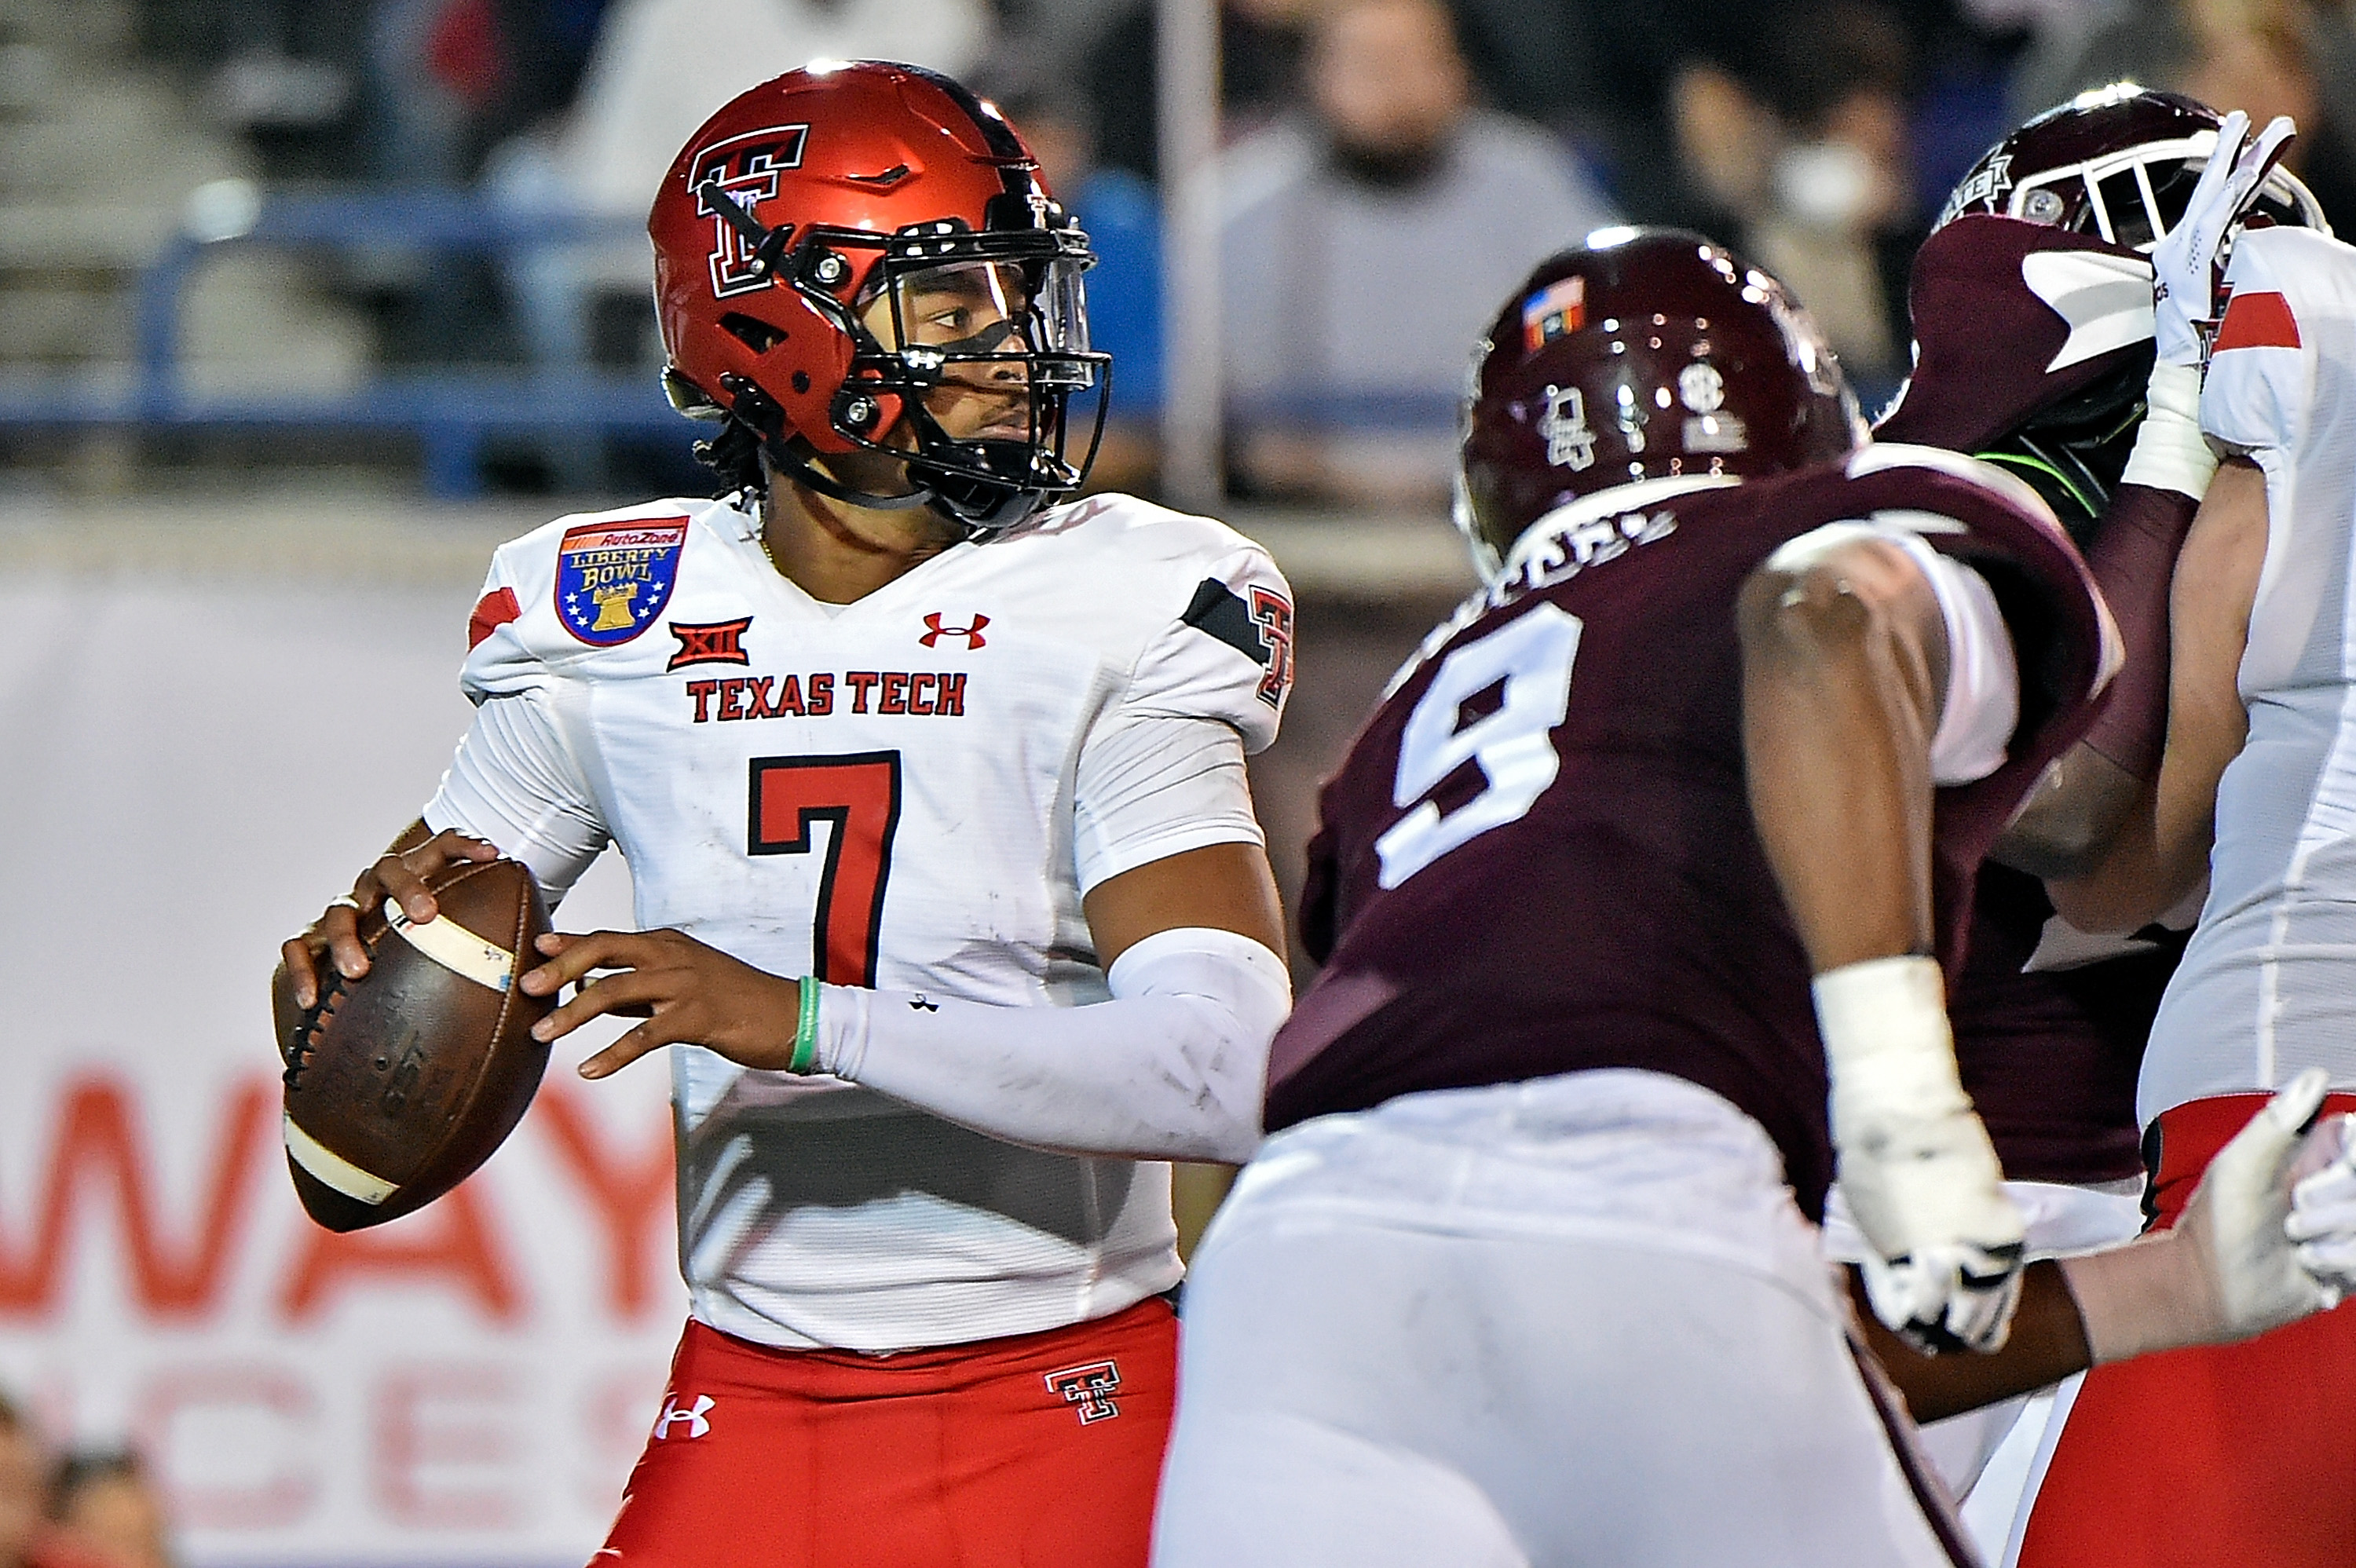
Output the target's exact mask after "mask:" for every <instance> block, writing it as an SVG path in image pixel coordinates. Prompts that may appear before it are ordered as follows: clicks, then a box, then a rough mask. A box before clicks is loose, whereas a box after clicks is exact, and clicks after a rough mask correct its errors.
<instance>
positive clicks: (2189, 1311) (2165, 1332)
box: [2061, 1067, 2356, 1363]
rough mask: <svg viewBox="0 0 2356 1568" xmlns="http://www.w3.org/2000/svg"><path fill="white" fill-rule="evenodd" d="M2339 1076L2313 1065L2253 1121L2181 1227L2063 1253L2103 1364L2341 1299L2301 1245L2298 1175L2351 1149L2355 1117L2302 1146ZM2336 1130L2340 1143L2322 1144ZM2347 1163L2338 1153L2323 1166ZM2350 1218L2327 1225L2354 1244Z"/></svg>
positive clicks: (2259, 1329) (2206, 1340) (2240, 1331)
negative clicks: (2343, 1129)
mask: <svg viewBox="0 0 2356 1568" xmlns="http://www.w3.org/2000/svg"><path fill="white" fill-rule="evenodd" d="M2328 1083H2329V1077H2328V1075H2327V1074H2326V1073H2325V1072H2324V1071H2323V1069H2322V1068H2320V1067H2310V1068H2308V1070H2307V1071H2306V1072H2302V1073H2300V1074H2299V1075H2298V1076H2297V1078H2295V1079H2293V1080H2292V1081H2291V1082H2290V1083H2288V1084H2286V1085H2285V1086H2284V1087H2283V1089H2282V1090H2281V1091H2279V1092H2278V1093H2276V1095H2275V1097H2274V1098H2273V1099H2272V1100H2271V1101H2269V1102H2267V1104H2266V1107H2265V1110H2263V1111H2260V1112H2259V1113H2258V1114H2257V1115H2254V1116H2253V1117H2251V1118H2250V1123H2249V1125H2247V1126H2245V1127H2244V1128H2243V1129H2242V1130H2241V1131H2240V1132H2239V1133H2236V1134H2235V1135H2234V1136H2233V1141H2232V1142H2231V1143H2229V1144H2227V1145H2226V1146H2225V1147H2223V1148H2222V1149H2220V1150H2218V1151H2217V1157H2216V1158H2214V1159H2212V1160H2211V1161H2210V1162H2209V1168H2208V1169H2207V1170H2206V1171H2205V1172H2203V1173H2202V1175H2201V1185H2200V1186H2199V1187H2197V1188H2196V1189H2193V1193H2192V1200H2191V1201H2190V1202H2189V1203H2187V1204H2186V1205H2185V1206H2184V1216H2183V1218H2182V1219H2180V1220H2179V1221H2177V1224H2176V1228H2175V1229H2173V1230H2170V1231H2161V1232H2155V1233H2153V1234H2151V1235H2147V1236H2141V1237H2138V1238H2137V1239H2136V1240H2135V1241H2133V1242H2130V1243H2127V1244H2126V1245H2125V1246H2121V1247H2113V1248H2111V1249H2110V1250H2108V1251H2107V1252H2100V1253H2088V1254H2087V1255H2085V1256H2083V1257H2074V1258H2063V1259H2062V1260H2061V1272H2062V1274H2063V1275H2064V1276H2065V1277H2066V1278H2067V1279H2068V1280H2069V1282H2070V1294H2071V1295H2072V1296H2073V1297H2075V1298H2076V1300H2077V1303H2078V1317H2079V1320H2080V1321H2081V1322H2082V1323H2083V1324H2084V1326H2085V1329H2086V1345H2087V1348H2088V1349H2090V1350H2092V1351H2093V1352H2094V1360H2095V1361H2096V1362H2097V1363H2105V1362H2110V1361H2119V1360H2126V1359H2127V1358H2128V1357H2130V1356H2140V1355H2145V1354H2147V1353H2149V1352H2151V1351H2154V1350H2173V1349H2180V1348H2181V1347H2183V1346H2186V1345H2218V1344H2225V1343H2228V1342H2230V1341H2232V1340H2235V1339H2248V1338H2249V1337H2250V1336H2251V1335H2253V1334H2261V1333H2264V1332H2265V1330H2267V1329H2269V1328H2280V1327H2281V1326H2282V1325H2284V1324H2286V1323H2290V1322H2295V1321H2297V1319H2299V1318H2301V1317H2306V1316H2308V1314H2309V1313H2312V1312H2320V1311H2322V1310H2324V1309H2325V1308H2326V1307H2332V1306H2334V1305H2336V1304H2337V1303H2338V1302H2339V1299H2340V1294H2339V1291H2338V1289H2337V1288H2336V1287H2334V1286H2331V1285H2325V1284H2322V1283H2319V1281H2318V1279H2317V1278H2316V1277H2315V1275H2313V1274H2312V1273H2310V1271H2309V1269H2308V1267H2307V1266H2305V1264H2304V1260H2302V1259H2301V1258H2299V1257H2298V1256H2297V1255H2296V1254H2295V1253H2294V1251H2293V1249H2292V1245H2291V1243H2292V1242H2293V1240H2295V1239H2296V1231H2295V1230H2294V1228H2293V1227H2294V1226H2295V1225H2296V1223H2297V1216H2296V1215H2294V1214H2293V1213H2292V1178H2293V1177H2294V1176H2296V1175H2297V1172H2298V1170H2299V1169H2301V1168H2313V1167H2314V1166H2315V1165H2317V1164H2319V1163H2320V1162H2321V1160H2322V1158H2324V1157H2328V1156H2329V1155H2330V1154H2340V1156H2341V1158H2342V1159H2344V1158H2346V1155H2345V1154H2344V1153H2343V1152H2342V1151H2341V1150H2340V1145H2339V1143H2338V1141H2337V1139H2338V1136H2339V1132H2340V1129H2339V1127H2338V1126H2337V1125H2336V1124H2337V1122H2339V1121H2340V1120H2344V1118H2334V1121H2333V1123H2331V1124H2327V1125H2326V1126H2325V1127H2324V1128H2320V1129H2318V1131H2317V1132H2316V1133H2310V1134H2307V1135H2306V1138H2305V1141H2304V1142H2302V1137H2301V1135H2302V1132H2303V1130H2304V1129H2305V1128H2306V1126H2307V1125H2308V1122H2309V1121H2311V1120H2312V1119H2313V1118H2314V1115H2315V1112H2316V1108H2317V1107H2318V1106H2319V1105H2321V1104H2323V1094H2324V1090H2325V1087H2326V1085H2327V1084H2328ZM2326 1132H2328V1133H2329V1136H2330V1138H2331V1140H2332V1141H2330V1142H2329V1145H2328V1147H2326V1146H2322V1145H2319V1142H2318V1140H2319V1137H2321V1136H2323V1135H2324V1134H2325V1133H2326ZM2338 1168H2340V1162H2339V1161H2334V1162H2333V1163H2332V1164H2331V1166H2329V1167H2328V1168H2325V1169H2324V1170H2323V1171H2322V1172H2321V1173H2320V1174H2321V1175H2322V1176H2323V1177H2326V1178H2328V1177H2329V1176H2330V1175H2331V1174H2332V1173H2333V1171H2334V1170H2336V1169H2338ZM2313 1179H2315V1178H2312V1177H2311V1178H2309V1180H2313ZM2286 1220H2288V1221H2290V1222H2289V1223H2286ZM2348 1221H2356V1214H2351V1215H2350V1216H2349V1217H2348ZM2348 1221H2343V1222H2342V1223H2341V1224H2340V1225H2339V1226H2337V1227H2319V1230H2318V1233H2319V1234H2326V1233H2328V1234H2329V1235H2331V1236H2332V1237H2333V1238H2335V1239H2336V1240H2337V1241H2339V1242H2340V1243H2351V1236H2356V1232H2351V1228H2350V1223H2349V1222H2348Z"/></svg>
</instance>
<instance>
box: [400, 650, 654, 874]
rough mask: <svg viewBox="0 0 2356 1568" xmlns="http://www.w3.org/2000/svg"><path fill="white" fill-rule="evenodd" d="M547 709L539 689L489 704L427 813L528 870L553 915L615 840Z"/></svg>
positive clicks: (436, 825) (436, 826) (436, 823)
mask: <svg viewBox="0 0 2356 1568" xmlns="http://www.w3.org/2000/svg"><path fill="white" fill-rule="evenodd" d="M548 705H549V698H548V695H547V694H546V693H545V692H544V691H541V690H538V689H528V690H523V691H519V692H517V693H516V694H515V695H513V696H510V697H493V698H489V699H486V700H485V701H484V702H483V703H482V705H481V706H480V707H478V708H477V709H475V722H474V724H473V726H472V727H471V728H469V729H468V730H467V731H466V735H465V736H464V737H463V738H462V739H461V740H460V741H459V742H458V754H457V755H456V756H455V757H454V758H452V759H451V762H450V771H449V772H447V773H444V774H443V775H442V787H441V788H440V789H438V790H436V791H435V792H434V798H433V799H432V800H431V801H429V802H427V803H426V806H425V810H424V812H423V816H424V819H425V826H426V827H430V828H432V829H433V830H434V831H435V832H436V833H439V832H441V831H442V830H443V829H444V828H445V827H453V828H455V829H457V830H458V831H459V832H461V833H466V834H470V835H472V836H473V837H477V838H487V839H488V840H489V841H490V842H491V843H493V844H495V845H497V846H498V849H499V853H501V854H502V855H507V856H509V857H512V858H513V859H518V860H521V861H522V862H523V863H524V864H525V865H527V866H529V867H530V868H531V874H532V876H533V877H534V878H536V879H538V880H539V882H540V888H541V893H542V894H544V895H545V896H546V897H547V899H548V902H549V907H550V908H554V907H555V906H556V905H557V904H558V903H560V902H562V900H563V898H564V895H565V894H566V893H567V892H569V891H572V888H573V883H574V882H576V881H578V880H580V878H581V873H582V872H584V871H585V870H587V869H589V863H590V862H591V861H592V860H594V859H596V858H597V857H598V855H599V854H600V853H601V852H602V851H603V850H604V849H605V846H606V844H607V843H608V842H610V841H611V837H610V835H608V834H607V832H606V830H605V819H604V817H603V816H601V815H600V814H599V812H598V810H597V803H596V801H595V799H594V796H593V795H591V794H590V790H589V784H588V782H587V780H586V779H585V777H584V775H583V773H582V771H581V765H580V763H577V762H575V761H574V760H573V752H572V751H571V749H570V748H568V747H567V746H566V745H565V743H564V737H563V734H562V731H560V730H559V729H558V727H557V723H556V718H555V715H554V714H552V713H551V712H550V711H549V707H548Z"/></svg>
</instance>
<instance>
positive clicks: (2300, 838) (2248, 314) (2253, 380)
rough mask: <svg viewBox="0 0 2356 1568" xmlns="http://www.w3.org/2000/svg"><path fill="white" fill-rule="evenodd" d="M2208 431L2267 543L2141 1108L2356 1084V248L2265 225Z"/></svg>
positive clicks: (2237, 305)
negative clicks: (2311, 1080)
mask: <svg viewBox="0 0 2356 1568" xmlns="http://www.w3.org/2000/svg"><path fill="white" fill-rule="evenodd" d="M2227 281H2228V283H2230V284H2231V285H2232V289H2233V293H2232V298H2231V300H2230V302H2229V303H2228V304H2227V307H2226V311H2225V315H2224V318H2223V320H2222V323H2221V324H2220V325H2219V329H2218V334H2217V340H2216V346H2215V350H2214V352H2213V354H2212V355H2211V359H2210V363H2209V372H2208V377H2207V379H2206V380H2205V382H2204V383H2203V385H2202V387H2201V428H2202V429H2203V430H2204V431H2206V432H2208V433H2209V435H2210V436H2211V438H2212V439H2213V440H2215V441H2217V442H2219V443H2222V444H2223V445H2224V446H2226V447H2227V448H2228V449H2229V450H2232V451H2235V452H2240V453H2246V454H2248V455H2249V456H2250V457H2251V458H2252V459H2253V460H2254V461H2255V462H2256V463H2257V464H2258V465H2259V467H2260V468H2262V469H2263V470H2264V471H2265V477H2266V558H2265V567H2264V569H2263V571H2261V573H2260V575H2259V578H2258V588H2257V597H2256V600H2255V602H2254V604H2253V605H2252V608H2251V613H2250V636H2249V645H2248V649H2247V651H2246V652H2245V653H2244V656H2243V659H2242V667H2241V670H2240V676H2239V680H2240V686H2241V692H2242V699H2243V701H2244V703H2245V704H2246V705H2247V706H2248V708H2249V713H2250V735H2249V740H2248V741H2247V742H2246V743H2245V744H2244V747H2243V749H2242V752H2241V754H2240V755H2239V756H2237V757H2235V758H2234V759H2233V763H2231V764H2230V765H2228V766H2227V768H2226V769H2225V774H2224V778H2223V779H2222V781H2221V783H2220V784H2219V786H2218V792H2217V844H2216V848H2215V849H2214V851H2212V853H2211V859H2210V891H2209V899H2208V901H2207V903H2206V904H2205V905H2204V906H2203V908H2202V909H2201V924H2200V927H2199V929H2198V930H2197V931H2196V932H2195V933H2193V937H2192V942H2191V944H2190V947H2189V948H2188V949H2187V950H2186V952H2185V955H2184V962H2183V964H2182V965H2181V966H2180V967H2179V969H2178V970H2177V972H2176V977H2175V979H2174V980H2173V981H2172V982H2171V983H2170V985H2169V989H2168V995H2167V998H2166V1000H2165V1001H2164V1002H2163V1003H2162V1005H2161V1008H2160V1011H2159V1017H2158V1019H2157V1020H2156V1021H2155V1022H2154V1023H2153V1026H2152V1034H2151V1044H2150V1047H2149V1049H2148V1050H2147V1051H2146V1053H2145V1056H2144V1062H2143V1076H2142V1081H2141V1083H2140V1084H2139V1086H2138V1089H2137V1093H2136V1111H2137V1114H2138V1115H2140V1116H2141V1118H2142V1119H2143V1120H2144V1121H2145V1122H2147V1123H2148V1122H2149V1121H2151V1120H2152V1118H2154V1117H2155V1116H2157V1115H2159V1114H2160V1113H2161V1112H2162V1111H2165V1110H2168V1109H2169V1108H2171V1107H2172V1106H2176V1105H2179V1104H2184V1103H2185V1102H2186V1101H2188V1100H2192V1099H2196V1098H2199V1097H2201V1096H2202V1095H2207V1094H2222V1093H2241V1092H2246V1091H2250V1090H2257V1089H2271V1088H2274V1087H2276V1086H2277V1085H2279V1084H2281V1083H2283V1082H2285V1081H2286V1080H2287V1079H2289V1078H2290V1077H2291V1076H2292V1075H2293V1074H2295V1073H2297V1072H2299V1071H2300V1070H2301V1069H2302V1068H2305V1067H2308V1066H2310V1065H2316V1064H2321V1065H2322V1066H2325V1067H2328V1068H2329V1069H2330V1072H2331V1075H2332V1081H2333V1082H2334V1083H2336V1084H2338V1085H2339V1086H2340V1087H2341V1088H2348V1087H2351V1086H2356V619H2351V617H2356V593H2351V572H2352V571H2356V555H2351V549H2350V545H2351V540H2352V539H2356V250H2351V248H2350V247H2348V246H2346V245H2344V244H2341V243H2340V241H2338V240H2333V239H2330V238H2329V237H2328V236H2326V235H2323V234H2320V233H2319V232H2317V231H2315V230H2314V229H2292V228H2276V229H2251V230H2249V231H2248V232H2247V233H2244V235H2243V236H2242V237H2241V239H2240V240H2239V241H2238V242H2237V243H2236V245H2235V247H2234V251H2233V263H2232V266H2231V268H2230V269H2229V271H2228V273H2227Z"/></svg>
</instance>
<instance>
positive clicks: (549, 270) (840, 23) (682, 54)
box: [484, 0, 991, 365]
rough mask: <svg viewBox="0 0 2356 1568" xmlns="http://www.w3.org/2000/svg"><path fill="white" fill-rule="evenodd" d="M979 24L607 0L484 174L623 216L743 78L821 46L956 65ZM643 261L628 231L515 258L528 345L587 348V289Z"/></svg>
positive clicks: (638, 217)
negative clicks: (559, 110) (579, 54)
mask: <svg viewBox="0 0 2356 1568" xmlns="http://www.w3.org/2000/svg"><path fill="white" fill-rule="evenodd" d="M990 37H991V13H990V9H989V7H988V5H986V4H985V3H984V0H615V3H614V4H613V5H611V6H610V7H609V8H608V9H607V10H606V12H605V19H604V21H603V23H602V25H601V27H600V28H599V30H598V35H597V42H596V45H595V47H594V49H593V50H592V51H591V54H590V58H589V63H588V66H587V68H586V69H585V71H584V74H583V77H582V80H581V89H580V92H579V95H578V96H577V97H576V98H575V99H574V101H573V104H572V107H571V108H570V109H569V110H567V111H566V112H564V113H563V114H562V115H559V116H557V117H555V118H554V119H553V120H552V121H551V122H549V123H545V124H544V125H543V126H541V128H540V129H539V130H538V131H536V132H533V133H527V134H525V135H523V136H519V137H517V138H515V139H513V140H511V141H510V142H509V143H508V144H505V145H504V146H502V147H501V148H499V149H498V151H496V152H495V153H494V154H493V155H492V156H491V159H490V164H489V166H488V167H487V169H486V171H485V176H484V177H485V183H486V185H487V187H488V188H489V190H490V193H491V195H492V196H493V197H494V198H496V199H498V200H501V201H503V202H505V203H507V204H509V206H511V207H515V208H527V209H529V208H539V209H543V210H548V211H552V212H564V213H580V214H586V215H589V216H592V217H605V218H610V219H614V220H615V223H616V227H617V228H618V227H620V226H622V225H624V224H626V225H628V226H630V227H631V228H635V227H636V226H637V225H638V224H639V223H641V222H643V221H644V219H645V218H646V213H647V207H648V204H649V203H650V202H652V201H653V199H654V194H655V187H656V186H657V184H659V182H660V181H661V179H662V176H663V171H664V170H665V169H667V168H668V167H669V165H670V158H671V154H672V153H673V152H675V151H677V149H678V147H679V145H680V143H682V142H684V141H685V140H687V138H688V137H689V136H690V135H691V134H692V133H694V131H695V128H696V127H697V126H698V125H701V123H703V122H704V120H705V119H706V118H707V117H708V116H710V114H711V113H712V111H713V110H715V109H717V108H719V107H720V105H722V104H723V103H725V102H726V101H728V100H729V99H731V98H733V97H734V96H735V95H736V94H737V93H739V92H742V91H744V90H745V89H747V88H750V87H753V86H755V85H756V84H758V83H760V82H764V81H766V80H769V78H771V77H773V76H777V75H780V74H782V73H783V72H786V71H788V70H792V69H795V68H796V67H798V66H800V65H803V64H805V63H807V62H808V61H809V60H812V59H829V58H831V59H892V60H901V61H905V62H906V63H908V64H911V65H921V66H926V67H929V68H930V69H934V70H939V71H945V72H948V73H950V74H955V73H957V72H959V71H962V70H964V69H967V68H968V67H969V66H970V65H971V64H973V62H974V61H975V60H977V59H980V58H981V56H982V54H983V53H984V51H985V50H986V48H988V45H989V42H990ZM723 40H724V41H723ZM646 271H647V246H646V241H645V240H644V239H643V238H638V237H635V236H634V237H633V238H631V239H630V240H626V241H618V242H616V243H611V244H603V245H591V244H585V243H584V244H582V245H565V246H549V247H546V248H543V249H541V251H537V252H534V253H532V254H531V255H530V256H527V257H523V258H519V261H518V262H517V264H516V266H515V268H514V270H513V275H512V276H511V278H510V286H511V287H512V288H513V289H514V290H515V293H516V295H517V305H518V310H519V315H520V316H521V318H522V326H523V331H524V336H525V339H526V342H527V344H528V346H529V347H530V350H531V353H532V357H534V358H535V359H536V360H538V361H539V362H541V363H542V364H552V365H578V364H581V363H583V362H584V361H585V360H586V359H587V358H588V357H589V340H590V320H589V310H590V303H591V301H592V299H593V298H594V296H595V295H596V294H597V293H600V292H605V291H612V292H619V293H628V294H630V295H632V296H634V297H641V298H642V297H643V296H644V294H645V293H646ZM649 324H650V325H651V316H649Z"/></svg>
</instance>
